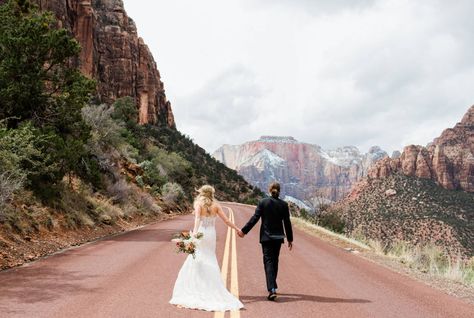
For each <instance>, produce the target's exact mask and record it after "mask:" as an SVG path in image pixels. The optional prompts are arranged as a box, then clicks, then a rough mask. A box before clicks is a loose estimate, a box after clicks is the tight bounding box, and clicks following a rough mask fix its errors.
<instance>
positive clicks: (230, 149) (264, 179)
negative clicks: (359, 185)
mask: <svg viewBox="0 0 474 318" xmlns="http://www.w3.org/2000/svg"><path fill="white" fill-rule="evenodd" d="M213 156H214V158H216V159H217V160H219V161H220V162H222V163H224V164H225V165H226V166H228V167H229V168H231V169H234V170H236V171H237V172H238V173H239V174H241V175H242V176H243V177H244V178H245V179H246V180H247V181H248V182H249V183H251V184H253V185H255V186H257V187H259V188H261V189H263V190H265V189H266V188H267V187H268V185H269V183H270V182H272V181H275V180H278V181H279V182H281V183H282V187H283V189H282V192H283V194H284V195H287V196H291V197H294V198H296V199H298V200H301V201H306V202H308V201H309V203H312V202H311V201H312V200H314V199H321V198H326V199H330V200H332V201H337V200H339V199H342V198H343V197H344V196H345V195H346V194H347V193H348V191H349V190H350V188H351V187H352V185H353V184H354V183H355V182H357V181H358V180H359V179H360V178H361V177H363V176H365V175H366V173H367V170H368V168H369V167H371V166H372V165H373V164H374V163H375V162H376V161H378V160H380V159H382V158H384V157H386V156H387V153H386V152H385V151H383V150H381V149H380V148H379V147H372V148H371V149H370V150H369V152H368V153H367V154H362V153H361V152H360V151H359V150H358V149H357V148H356V147H352V146H349V147H343V148H338V149H334V150H327V151H326V150H324V149H322V148H321V147H320V146H318V145H312V144H308V143H302V142H298V141H297V140H295V139H294V138H292V137H272V136H264V137H261V138H260V139H259V140H256V141H250V142H247V143H244V144H242V145H238V146H232V145H224V146H222V147H221V148H219V149H218V150H217V151H216V152H214V154H213Z"/></svg>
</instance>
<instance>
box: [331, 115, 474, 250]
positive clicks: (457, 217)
mask: <svg viewBox="0 0 474 318" xmlns="http://www.w3.org/2000/svg"><path fill="white" fill-rule="evenodd" d="M473 182H474V106H473V107H471V108H470V109H469V110H468V112H467V113H466V115H465V116H464V117H463V119H462V120H461V122H459V123H458V124H456V126H455V127H454V128H450V129H446V130H445V131H444V132H443V133H442V134H441V136H440V137H438V138H436V139H435V140H434V141H433V142H432V143H430V144H429V145H428V146H426V147H423V146H414V145H411V146H408V147H406V148H405V149H404V151H403V153H402V154H400V155H399V156H393V157H392V158H385V159H383V160H381V161H379V162H378V163H376V164H375V165H374V167H372V168H371V169H370V170H369V172H368V178H366V179H364V180H362V181H361V182H359V183H358V184H357V185H356V186H355V187H354V188H353V189H352V191H351V193H350V195H348V196H347V197H346V198H345V199H344V200H343V201H341V202H339V203H338V204H337V205H335V206H334V207H333V208H332V210H333V211H336V212H337V213H340V214H341V216H342V218H343V219H344V220H345V222H346V225H347V232H349V233H352V234H354V235H362V236H364V237H366V238H372V239H378V240H381V241H383V242H386V243H388V244H390V243H392V242H396V241H397V240H403V241H408V242H411V243H412V244H414V245H418V244H426V243H435V244H437V245H439V246H442V247H444V248H446V249H447V250H448V252H450V253H451V254H452V255H457V254H460V255H465V256H473V255H474V194H473V193H472V192H474V183H473Z"/></svg>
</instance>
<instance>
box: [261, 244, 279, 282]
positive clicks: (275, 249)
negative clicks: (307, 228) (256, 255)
mask: <svg viewBox="0 0 474 318" xmlns="http://www.w3.org/2000/svg"><path fill="white" fill-rule="evenodd" d="M282 243H283V242H280V241H268V242H262V252H263V265H264V266H265V277H266V278H267V290H268V291H271V290H272V289H277V288H278V285H277V282H276V280H277V276H278V258H279V256H280V249H281V244H282Z"/></svg>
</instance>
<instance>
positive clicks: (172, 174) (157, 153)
mask: <svg viewBox="0 0 474 318" xmlns="http://www.w3.org/2000/svg"><path fill="white" fill-rule="evenodd" d="M149 154H150V157H151V160H149V163H145V164H144V167H143V168H144V169H145V172H146V177H147V178H149V181H150V182H151V183H150V184H151V185H154V184H159V183H160V182H163V181H165V177H166V178H167V179H168V180H170V181H174V182H178V183H180V184H184V185H188V184H189V183H190V180H191V178H192V176H193V174H194V170H193V168H192V167H191V163H190V162H189V161H187V160H186V159H184V158H183V157H181V156H180V155H179V154H177V153H175V152H168V151H166V150H164V149H161V148H158V147H152V148H151V149H150V151H149Z"/></svg>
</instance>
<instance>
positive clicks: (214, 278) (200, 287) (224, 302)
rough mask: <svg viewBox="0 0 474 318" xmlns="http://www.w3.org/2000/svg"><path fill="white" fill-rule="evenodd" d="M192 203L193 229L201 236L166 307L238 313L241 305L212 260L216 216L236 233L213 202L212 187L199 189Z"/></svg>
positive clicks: (217, 205)
mask: <svg viewBox="0 0 474 318" xmlns="http://www.w3.org/2000/svg"><path fill="white" fill-rule="evenodd" d="M198 192H199V194H198V196H197V197H196V200H195V201H194V216H195V218H194V229H193V231H192V234H195V233H199V232H201V233H203V237H202V239H201V240H200V241H199V243H198V247H197V250H196V254H195V258H193V256H192V255H188V257H187V258H186V261H185V262H184V264H183V266H182V267H181V270H180V271H179V274H178V278H177V279H176V282H175V285H174V289H173V296H172V298H171V300H170V304H173V305H177V306H178V307H185V308H191V309H201V310H207V311H227V310H238V309H240V308H242V307H243V306H244V305H243V304H242V303H241V302H240V301H239V300H238V299H237V298H236V297H234V296H233V295H232V294H231V293H230V292H229V291H228V290H227V289H226V288H225V286H224V283H223V281H222V278H221V274H220V269H219V265H218V263H217V258H216V228H215V221H216V218H217V217H216V216H219V217H220V218H221V219H222V220H223V221H224V222H225V224H227V226H229V227H231V228H233V229H234V230H236V231H240V229H239V228H237V227H236V226H235V225H234V224H233V223H232V222H231V221H230V220H229V219H228V218H227V216H226V215H225V214H224V211H222V208H221V206H220V205H219V203H217V202H216V200H215V199H214V192H215V190H214V188H213V187H212V186H210V185H205V186H202V187H201V188H200V189H199V190H198Z"/></svg>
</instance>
